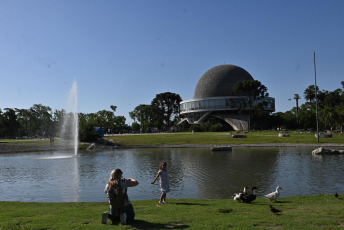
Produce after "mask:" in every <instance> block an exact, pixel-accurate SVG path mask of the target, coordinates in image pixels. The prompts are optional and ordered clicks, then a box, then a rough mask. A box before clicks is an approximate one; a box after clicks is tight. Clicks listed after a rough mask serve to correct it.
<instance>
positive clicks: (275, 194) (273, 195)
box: [264, 186, 282, 202]
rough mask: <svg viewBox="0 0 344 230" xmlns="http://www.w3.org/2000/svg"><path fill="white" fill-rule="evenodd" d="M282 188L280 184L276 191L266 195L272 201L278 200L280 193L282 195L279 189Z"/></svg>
mask: <svg viewBox="0 0 344 230" xmlns="http://www.w3.org/2000/svg"><path fill="white" fill-rule="evenodd" d="M280 189H282V187H280V186H277V187H276V191H274V192H272V193H269V194H266V195H264V196H265V197H266V198H267V199H268V200H269V201H270V202H272V201H274V202H275V201H276V199H277V198H278V197H279V195H280V192H279V190H280Z"/></svg>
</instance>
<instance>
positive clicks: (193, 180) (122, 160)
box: [0, 147, 344, 202]
mask: <svg viewBox="0 0 344 230" xmlns="http://www.w3.org/2000/svg"><path fill="white" fill-rule="evenodd" d="M311 151H312V148H290V147H289V148H286V147H285V148H233V150H232V151H229V152H227V151H224V152H211V151H210V149H208V148H190V149H188V148H175V149H123V150H115V151H104V152H85V153H84V155H83V156H80V157H77V158H75V157H73V158H68V157H67V156H69V155H68V154H71V155H72V154H73V153H64V154H61V153H52V152H44V153H25V154H2V155H0V183H1V187H0V200H1V201H38V202H76V201H82V202H84V201H85V202H86V201H106V199H107V197H106V195H105V194H104V186H105V184H106V182H107V181H108V179H109V175H110V172H111V170H112V169H114V168H121V169H122V170H123V172H124V177H127V178H129V177H133V178H135V179H137V180H138V181H139V182H140V184H139V186H137V187H134V188H130V189H129V197H130V198H131V199H132V200H142V199H158V198H159V193H160V191H159V185H158V183H156V184H155V185H151V184H150V182H151V181H152V180H153V178H154V177H155V175H156V173H157V171H158V170H159V163H160V162H161V161H162V160H165V161H166V162H167V164H168V172H169V175H170V187H171V192H170V193H169V194H168V197H167V198H230V197H231V196H232V195H233V194H234V193H235V192H238V191H239V190H241V189H242V188H243V187H244V186H249V187H252V186H257V187H258V188H259V189H258V195H260V196H262V195H264V194H266V193H268V192H271V191H273V190H275V188H276V186H277V185H280V186H282V187H283V190H282V191H281V196H294V195H309V194H322V193H327V194H329V193H335V192H338V193H343V192H344V191H343V185H344V179H343V177H342V172H343V170H344V164H343V161H344V157H343V156H336V155H332V156H326V157H321V158H320V157H314V156H312V155H311ZM81 154H83V153H81ZM63 156H66V157H63ZM53 158H55V159H53ZM56 158H58V159H56ZM43 159H45V160H43Z"/></svg>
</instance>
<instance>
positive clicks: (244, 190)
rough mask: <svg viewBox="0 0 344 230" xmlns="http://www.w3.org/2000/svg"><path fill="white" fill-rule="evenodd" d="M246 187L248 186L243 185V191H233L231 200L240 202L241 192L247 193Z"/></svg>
mask: <svg viewBox="0 0 344 230" xmlns="http://www.w3.org/2000/svg"><path fill="white" fill-rule="evenodd" d="M247 189H248V187H246V186H245V187H244V189H243V191H240V192H239V193H234V196H232V197H233V200H235V201H237V202H241V201H242V200H241V197H242V196H243V194H247Z"/></svg>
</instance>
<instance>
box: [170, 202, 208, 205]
mask: <svg viewBox="0 0 344 230" xmlns="http://www.w3.org/2000/svg"><path fill="white" fill-rule="evenodd" d="M174 204H176V205H199V206H209V204H194V203H186V202H180V203H174Z"/></svg>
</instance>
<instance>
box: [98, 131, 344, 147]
mask: <svg viewBox="0 0 344 230" xmlns="http://www.w3.org/2000/svg"><path fill="white" fill-rule="evenodd" d="M234 133H236V132H233V134H234ZM278 133H279V132H278V131H252V132H249V133H245V134H246V136H247V138H232V135H231V133H229V132H195V133H194V134H192V133H191V132H182V133H170V134H146V135H116V136H108V137H104V139H105V140H111V141H112V142H114V143H116V144H118V145H125V146H130V145H153V146H154V145H192V144H194V145H242V144H283V143H287V144H318V143H317V138H315V134H314V133H306V132H303V133H300V132H292V131H291V132H289V133H288V134H289V135H290V137H278ZM332 135H333V137H332V138H320V141H319V143H320V144H343V145H344V135H343V134H340V133H333V134H332Z"/></svg>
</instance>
